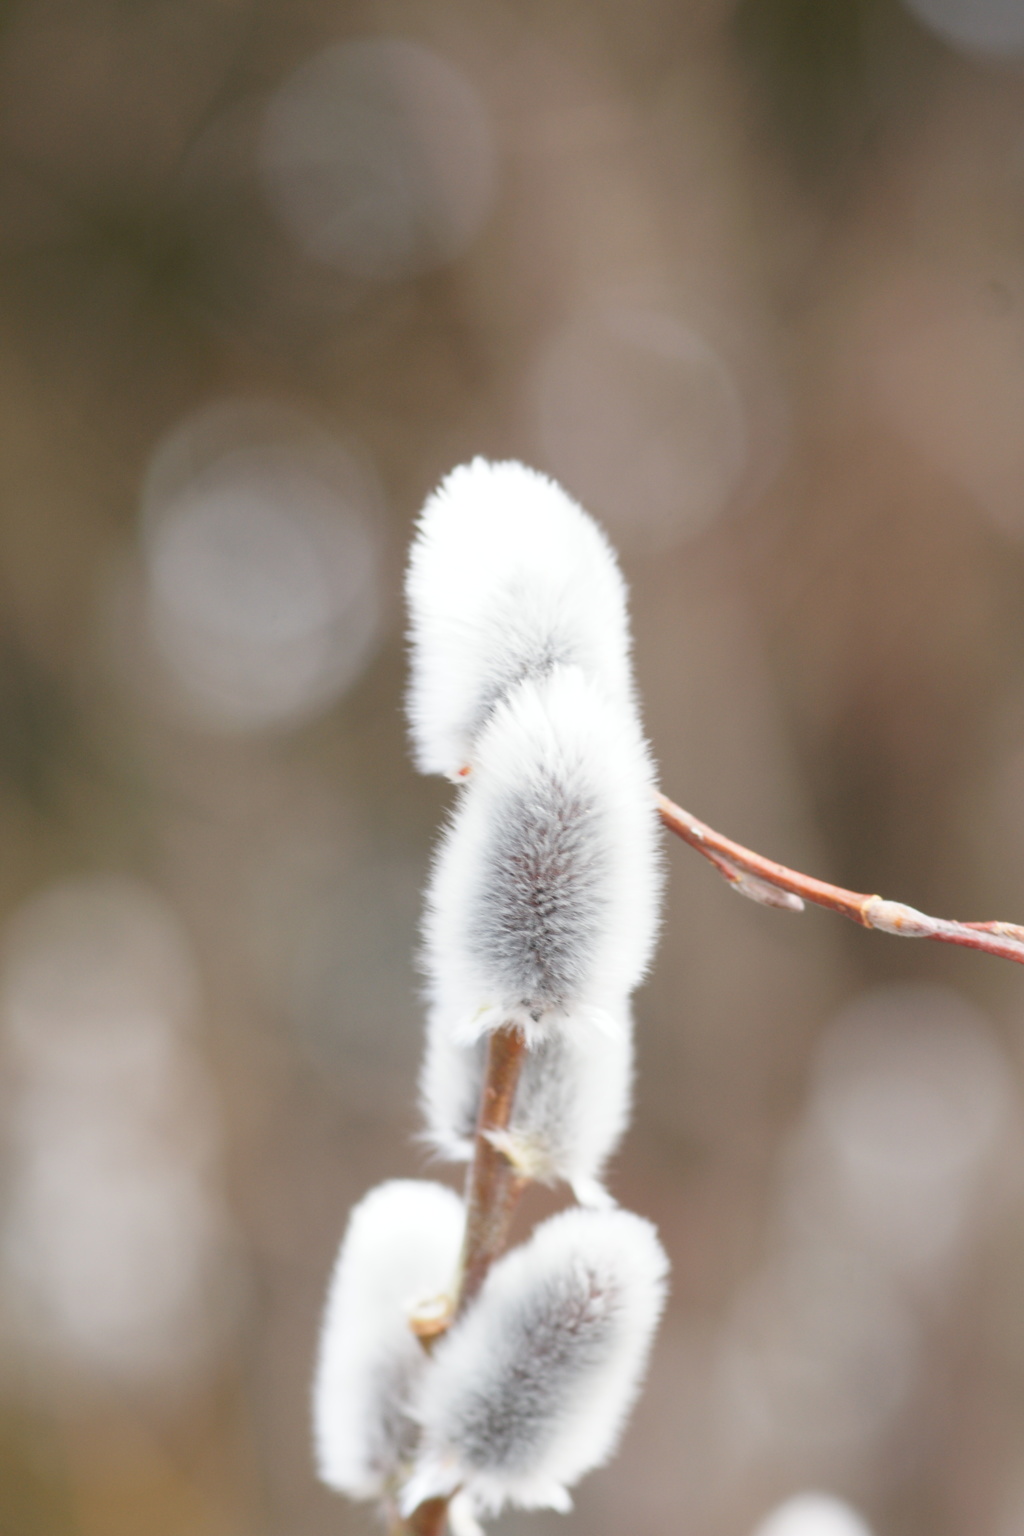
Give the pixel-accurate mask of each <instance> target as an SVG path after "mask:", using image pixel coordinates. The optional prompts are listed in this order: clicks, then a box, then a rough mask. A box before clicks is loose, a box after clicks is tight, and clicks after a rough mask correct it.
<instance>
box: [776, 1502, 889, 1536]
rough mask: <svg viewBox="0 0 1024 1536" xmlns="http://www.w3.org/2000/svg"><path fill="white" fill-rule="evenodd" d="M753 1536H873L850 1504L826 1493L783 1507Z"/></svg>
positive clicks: (786, 1504) (780, 1506)
mask: <svg viewBox="0 0 1024 1536" xmlns="http://www.w3.org/2000/svg"><path fill="white" fill-rule="evenodd" d="M754 1536H871V1532H870V1530H869V1529H868V1527H867V1526H866V1525H865V1524H864V1521H863V1520H862V1519H861V1518H860V1516H859V1515H858V1514H856V1513H855V1512H854V1511H853V1510H852V1509H851V1508H850V1506H849V1505H848V1504H844V1503H843V1502H842V1500H841V1499H836V1498H833V1497H832V1495H831V1494H827V1493H799V1494H797V1495H796V1497H795V1498H792V1499H787V1501H786V1503H785V1504H780V1505H779V1507H778V1509H776V1510H774V1511H773V1512H772V1513H771V1514H770V1515H769V1516H768V1518H767V1519H766V1520H764V1521H762V1523H761V1524H760V1525H759V1526H758V1528H757V1530H756V1531H755V1533H754Z"/></svg>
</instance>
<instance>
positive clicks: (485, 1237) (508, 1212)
mask: <svg viewBox="0 0 1024 1536" xmlns="http://www.w3.org/2000/svg"><path fill="white" fill-rule="evenodd" d="M525 1055H526V1041H525V1039H524V1038H523V1032H522V1030H520V1029H518V1028H517V1027H516V1026H515V1025H513V1024H506V1025H504V1026H503V1027H502V1028H501V1029H496V1030H495V1031H494V1032H493V1034H492V1035H491V1037H490V1041H489V1044H488V1047H487V1069H486V1072H485V1073H484V1085H483V1091H482V1093H481V1095H480V1113H479V1115H478V1117H477V1123H476V1137H475V1139H474V1142H473V1160H472V1162H471V1163H470V1165H469V1172H468V1174H467V1176H466V1235H465V1238H464V1240H463V1245H462V1257H461V1259H460V1261H459V1272H458V1280H457V1281H456V1287H455V1295H454V1297H453V1298H452V1303H451V1306H450V1307H449V1308H448V1309H447V1310H446V1311H445V1312H444V1313H439V1312H436V1311H429V1312H425V1313H424V1314H423V1315H422V1317H420V1318H414V1319H413V1325H412V1326H413V1331H414V1332H415V1333H416V1334H417V1336H418V1337H419V1339H420V1342H421V1343H422V1344H423V1346H424V1348H425V1349H430V1348H431V1347H432V1346H433V1344H434V1342H435V1341H436V1340H437V1339H438V1338H440V1336H441V1335H442V1334H443V1333H445V1332H446V1331H447V1329H448V1328H450V1327H451V1324H452V1323H453V1322H454V1320H455V1318H456V1317H458V1315H459V1313H460V1312H462V1311H464V1309H465V1308H466V1307H467V1306H468V1304H469V1303H470V1302H471V1301H472V1300H473V1297H474V1296H475V1295H476V1294H477V1292H478V1291H479V1289H480V1287H481V1286H482V1285H483V1283H484V1280H485V1279H486V1278H487V1271H488V1270H489V1269H490V1267H491V1265H492V1264H493V1263H494V1261H495V1259H498V1258H500V1257H501V1255H502V1253H504V1251H505V1245H506V1243H507V1242H508V1234H509V1231H510V1229H511V1226H512V1218H513V1217H514V1216H515V1212H516V1206H517V1205H518V1204H519V1197H520V1195H521V1194H522V1192H523V1190H524V1189H525V1188H526V1185H527V1183H528V1182H529V1180H528V1179H526V1178H524V1177H523V1175H522V1174H520V1173H518V1172H517V1171H516V1170H515V1169H514V1168H513V1167H512V1164H511V1163H510V1162H509V1160H508V1158H507V1157H506V1156H505V1154H504V1152H502V1151H500V1150H499V1148H498V1147H496V1146H495V1145H494V1140H493V1138H494V1136H495V1133H497V1132H502V1131H507V1130H508V1126H509V1121H510V1120H511V1118H512V1106H513V1104H514V1103H515V1096H516V1088H517V1086H518V1084H519V1074H520V1072H521V1071H522V1067H523V1058H524V1056H525ZM448 1503H449V1501H448V1499H425V1500H424V1502H423V1503H422V1504H420V1505H419V1507H418V1508H417V1509H414V1510H413V1512H412V1514H411V1515H410V1516H409V1517H408V1519H407V1521H406V1522H405V1525H404V1527H402V1526H400V1527H399V1530H404V1531H407V1532H408V1533H409V1536H444V1531H445V1527H446V1524H447V1519H448Z"/></svg>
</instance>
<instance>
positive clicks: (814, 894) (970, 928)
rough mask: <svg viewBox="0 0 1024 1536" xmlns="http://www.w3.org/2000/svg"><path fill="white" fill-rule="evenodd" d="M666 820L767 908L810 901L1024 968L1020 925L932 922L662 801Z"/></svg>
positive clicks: (793, 907) (884, 928)
mask: <svg viewBox="0 0 1024 1536" xmlns="http://www.w3.org/2000/svg"><path fill="white" fill-rule="evenodd" d="M658 810H659V812H660V813H661V819H662V821H663V822H664V823H665V825H666V827H668V828H669V830H670V831H671V832H675V834H676V835H677V836H678V837H681V838H682V839H683V841H684V842H685V843H689V845H690V847H691V848H696V850H697V852H698V853H702V854H703V855H704V857H705V858H706V859H709V860H710V861H711V863H712V864H713V865H714V866H715V868H716V869H717V870H718V872H719V874H720V875H723V876H724V878H725V879H726V880H728V881H729V883H730V885H732V887H733V888H734V890H737V891H739V892H740V894H741V895H743V896H749V897H750V898H751V899H752V900H753V901H760V902H763V903H765V905H767V906H774V907H786V908H788V909H789V910H790V911H794V912H799V911H802V909H803V905H804V902H805V901H811V902H813V903H814V904H815V906H818V907H827V908H828V910H829V911H830V912H841V913H842V915H843V916H844V917H848V918H850V919H851V920H852V921H853V922H855V923H860V925H861V926H862V927H863V928H877V929H878V930H880V931H881V932H882V933H892V934H895V935H897V936H898V937H899V938H904V939H934V940H935V941H936V943H939V944H960V945H962V946H963V947H964V948H965V949H979V950H982V951H983V952H984V953H985V954H988V955H1000V956H1001V957H1002V958H1003V959H1004V960H1015V961H1016V962H1017V964H1018V965H1024V927H1020V926H1018V924H1016V923H1000V922H994V923H960V922H955V921H954V920H952V919H951V918H944V917H929V916H928V915H927V913H925V912H918V911H917V910H916V908H914V907H908V906H905V905H904V904H903V902H900V901H884V900H883V899H882V897H881V896H868V895H865V894H864V893H863V892H861V891H847V890H845V889H844V888H843V887H842V886H841V885H829V884H828V883H827V882H826V881H824V880H815V879H814V878H813V876H811V875H802V874H800V872H799V871H798V870H795V869H787V867H786V866H785V864H776V862H775V861H774V859H766V858H765V857H764V856H763V855H762V854H760V853H754V852H752V851H751V849H749V848H744V847H743V845H742V844H741V843H734V842H733V841H732V839H731V838H728V837H723V836H722V834H721V832H716V831H715V830H714V829H713V828H712V827H709V826H707V825H706V824H705V823H704V822H703V821H698V820H697V818H696V816H691V815H690V813H689V811H684V810H683V809H682V807H681V806H678V805H676V804H675V803H674V802H673V801H672V800H669V799H668V797H667V796H666V795H659V796H658Z"/></svg>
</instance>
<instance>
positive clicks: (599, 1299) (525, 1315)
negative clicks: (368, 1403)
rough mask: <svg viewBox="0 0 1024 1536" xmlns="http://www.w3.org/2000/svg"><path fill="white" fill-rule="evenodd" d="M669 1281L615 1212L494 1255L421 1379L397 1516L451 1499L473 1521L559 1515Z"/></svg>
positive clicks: (650, 1234)
mask: <svg viewBox="0 0 1024 1536" xmlns="http://www.w3.org/2000/svg"><path fill="white" fill-rule="evenodd" d="M667 1269H668V1263H667V1260H666V1258H665V1254H664V1251H663V1249H662V1247H661V1244H660V1243H659V1242H658V1238H657V1234H656V1233H655V1230H654V1228H653V1227H652V1226H651V1225H650V1223H649V1222H646V1221H643V1220H642V1219H641V1218H640V1217H639V1216H634V1215H632V1214H630V1213H629V1212H628V1211H619V1210H613V1211H585V1210H579V1209H576V1210H571V1211H565V1212H563V1213H562V1214H561V1215H558V1216H554V1217H552V1218H551V1219H550V1220H549V1221H546V1222H544V1223H542V1225H541V1226H539V1227H537V1228H536V1230H535V1231H534V1233H533V1236H532V1237H531V1238H530V1240H529V1241H528V1242H527V1243H525V1244H524V1245H523V1246H522V1247H521V1248H516V1249H513V1251H512V1252H511V1253H508V1254H506V1255H505V1257H504V1258H503V1259H501V1260H500V1261H499V1263H497V1264H496V1265H495V1267H494V1268H493V1269H492V1270H491V1273H490V1274H489V1275H488V1277H487V1280H486V1281H485V1282H484V1285H483V1288H482V1289H481V1291H480V1294H479V1296H478V1297H477V1299H476V1301H475V1302H474V1303H473V1305H472V1307H471V1308H470V1310H469V1311H468V1312H467V1313H466V1315H465V1317H464V1318H463V1319H462V1320H461V1321H460V1322H459V1323H457V1324H456V1325H455V1327H454V1328H453V1329H452V1331H451V1332H450V1333H449V1334H448V1335H446V1337H445V1338H444V1339H442V1340H441V1342H440V1343H439V1344H438V1346H437V1348H436V1349H435V1352H434V1358H433V1360H432V1362H431V1366H430V1370H429V1371H428V1372H427V1373H426V1374H425V1375H424V1377H423V1379H422V1384H421V1391H420V1394H419V1397H418V1399H417V1416H418V1417H419V1419H420V1421H421V1422H422V1424H423V1446H422V1450H421V1455H420V1459H419V1461H418V1463H417V1468H416V1471H415V1473H414V1474H413V1477H412V1478H411V1480H410V1482H409V1484H408V1485H407V1487H406V1489H405V1491H404V1492H403V1495H402V1507H403V1508H404V1509H406V1510H409V1509H412V1508H415V1507H416V1505H417V1504H419V1503H420V1502H421V1501H422V1499H424V1498H428V1497H432V1496H434V1495H444V1494H447V1493H450V1492H452V1491H453V1490H454V1489H455V1488H462V1489H463V1490H464V1491H465V1493H466V1494H467V1496H468V1497H469V1499H470V1500H471V1501H472V1503H473V1506H474V1508H475V1509H476V1511H477V1513H481V1514H484V1513H491V1514H496V1513H498V1511H500V1510H501V1509H502V1508H503V1507H504V1506H505V1505H506V1504H513V1505H518V1506H519V1507H521V1508H525V1509H537V1508H551V1509H567V1508H568V1507H569V1506H570V1500H569V1496H568V1492H567V1489H568V1488H569V1487H570V1486H571V1485H572V1484H574V1483H575V1482H576V1481H577V1480H578V1479H579V1478H580V1477H582V1475H583V1474H584V1473H585V1472H589V1471H590V1470H591V1469H592V1468H594V1467H597V1466H600V1465H601V1464H602V1463H603V1462H604V1461H606V1460H607V1459H608V1457H609V1456H610V1455H611V1453H612V1451H613V1450H614V1448H615V1444H616V1442H617V1440H618V1438H619V1434H620V1432H621V1430H622V1427H623V1425H624V1423H625V1419H626V1416H627V1414H628V1412H629V1409H630V1407H631V1406H632V1403H633V1401H634V1398H635V1397H636V1393H637V1389H638V1387H639V1384H640V1379H641V1377H642V1374H643V1371H644V1367H645V1364H646V1361H647V1355H648V1352H649V1349H650V1344H651V1340H652V1337H653V1335H654V1330H655V1327H656V1326H657V1322H658V1318H659V1316H660V1314H661V1310H662V1306H663V1304H664V1297H665V1277H666V1274H667Z"/></svg>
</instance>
